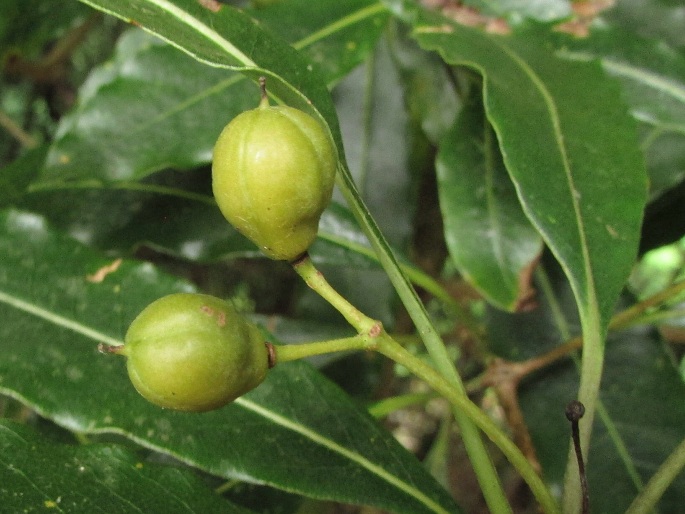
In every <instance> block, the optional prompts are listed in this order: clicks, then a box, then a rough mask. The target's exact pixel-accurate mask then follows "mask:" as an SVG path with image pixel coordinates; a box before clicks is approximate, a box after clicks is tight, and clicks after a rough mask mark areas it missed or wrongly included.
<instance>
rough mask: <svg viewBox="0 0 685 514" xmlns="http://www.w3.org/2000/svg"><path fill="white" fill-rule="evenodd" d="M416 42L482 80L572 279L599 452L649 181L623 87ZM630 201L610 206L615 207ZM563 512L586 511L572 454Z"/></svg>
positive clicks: (491, 52) (547, 62) (481, 40)
mask: <svg viewBox="0 0 685 514" xmlns="http://www.w3.org/2000/svg"><path fill="white" fill-rule="evenodd" d="M415 37H416V38H417V40H418V41H419V44H421V45H422V46H424V47H425V48H427V49H433V50H437V51H438V52H439V53H440V54H441V55H442V56H443V58H444V59H445V60H446V61H447V62H448V63H450V64H462V65H466V66H468V67H471V68H474V69H475V70H477V71H478V73H480V74H481V75H482V76H483V97H484V103H485V108H486V113H487V116H488V119H489V121H490V123H491V124H492V125H493V127H494V129H495V132H496V133H497V137H498V139H499V143H500V148H501V151H502V155H503V156H504V163H505V165H506V167H507V170H508V171H509V174H510V176H511V178H512V181H513V182H514V185H515V186H516V190H517V192H518V196H519V200H520V202H521V205H522V206H523V210H524V212H525V213H526V215H527V216H528V218H529V219H530V221H531V222H532V223H533V225H535V227H536V228H537V229H538V231H539V232H540V234H541V235H542V238H543V239H544V241H545V242H546V243H547V245H548V246H549V248H550V249H551V250H552V252H553V253H554V255H555V257H556V258H557V260H558V261H559V262H560V264H561V266H562V268H563V270H564V272H565V273H566V275H567V277H568V279H569V281H570V284H571V288H572V290H573V293H574V295H575V299H576V303H577V306H578V310H579V313H580V319H581V325H582V329H583V360H582V371H581V381H580V387H579V391H578V395H577V398H578V400H580V401H581V402H582V403H584V404H585V409H586V411H585V412H586V414H585V416H586V423H584V424H583V425H581V426H580V441H581V445H582V446H583V448H588V447H589V442H590V438H591V432H592V422H593V419H594V414H595V406H596V401H597V397H598V394H599V386H600V382H601V376H602V365H603V352H604V338H605V335H606V330H607V326H608V323H609V319H610V318H611V314H612V311H613V309H614V306H615V303H616V300H617V298H618V295H619V293H620V291H621V289H622V288H623V285H624V283H625V281H626V279H627V277H628V274H629V273H630V269H631V267H632V265H633V262H634V260H635V256H636V254H637V248H638V242H639V238H640V227H641V223H642V216H643V210H644V207H645V204H646V200H647V177H646V171H645V168H644V163H643V156H642V153H641V152H640V150H639V147H638V144H637V134H636V130H635V126H634V122H633V119H632V118H631V117H630V115H629V114H628V111H627V108H626V107H625V105H624V104H623V103H622V101H621V90H620V88H619V86H618V84H617V83H616V82H615V81H613V80H610V79H609V78H608V77H607V76H606V75H605V73H604V72H603V71H602V69H601V66H600V65H599V63H597V62H587V63H586V62H569V61H564V60H562V59H559V58H557V57H555V56H554V55H553V54H552V52H551V51H550V50H549V49H548V48H545V47H542V46H540V45H538V44H535V43H534V42H533V41H529V40H528V39H527V38H524V37H520V38H519V37H513V36H506V37H505V36H497V35H494V34H488V33H484V32H481V31H478V30H474V29H470V28H467V27H462V26H459V25H456V24H452V23H449V22H448V21H447V20H444V19H432V20H429V19H427V20H425V21H424V22H423V23H421V24H419V26H417V28H416V31H415ZM610 198H613V199H620V200H619V201H608V199H610ZM568 457H569V458H568V465H567V475H566V477H567V482H566V486H565V487H564V495H565V496H564V509H565V510H568V511H575V510H578V509H579V508H580V506H579V504H578V502H579V501H580V500H579V498H580V495H579V490H580V484H579V480H578V473H577V469H576V467H575V466H576V465H575V463H574V454H573V452H572V450H569V455H568Z"/></svg>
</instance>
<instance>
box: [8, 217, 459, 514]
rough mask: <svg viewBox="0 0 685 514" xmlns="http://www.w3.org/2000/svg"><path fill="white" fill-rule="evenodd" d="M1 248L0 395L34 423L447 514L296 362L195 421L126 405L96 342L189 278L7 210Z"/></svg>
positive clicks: (115, 364) (212, 467) (433, 488)
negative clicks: (108, 252) (37, 419)
mask: <svg viewBox="0 0 685 514" xmlns="http://www.w3.org/2000/svg"><path fill="white" fill-rule="evenodd" d="M0 252H1V253H2V254H3V255H4V256H5V257H4V258H3V260H2V263H1V264H0V311H1V314H2V317H3V319H4V320H6V323H4V324H3V325H2V327H1V328H0V341H2V343H1V346H0V391H2V392H3V393H5V394H7V395H10V396H12V397H14V398H16V399H18V400H20V401H22V402H23V403H25V404H26V405H29V406H30V407H32V408H33V409H35V410H36V411H37V412H39V413H40V414H41V415H43V416H45V417H48V418H50V419H52V420H54V421H55V422H56V423H58V424H60V425H61V426H63V427H65V428H67V429H69V430H72V431H76V432H85V433H117V434H121V435H124V436H126V437H128V438H130V439H132V440H134V441H136V442H138V443H139V444H141V445H143V446H145V447H148V448H151V449H154V450H156V451H159V452H161V453H165V454H168V455H171V456H174V457H176V458H178V459H179V460H181V461H183V462H185V463H187V464H190V465H192V466H194V467H198V468H200V469H202V470H205V471H207V472H209V473H211V474H214V475H217V476H222V477H226V478H232V477H233V478H240V479H242V480H247V481H254V482H258V483H266V484H270V485H273V486H276V487H278V488H282V489H285V490H289V491H295V492H299V493H301V494H304V495H309V496H312V497H316V498H329V499H336V500H338V501H343V502H350V503H363V504H370V505H377V506H379V507H381V508H384V509H388V510H392V511H396V512H407V513H412V512H433V511H438V512H454V511H455V510H456V506H455V505H454V504H453V503H452V501H451V499H450V498H449V496H448V495H447V493H446V492H445V491H444V490H443V489H442V488H441V487H440V486H439V485H438V484H437V483H436V482H435V481H434V480H433V479H432V478H430V477H429V476H428V474H427V473H426V472H425V471H424V469H423V468H422V466H421V464H420V463H419V462H418V461H417V460H416V459H415V458H414V457H413V456H411V455H410V454H409V453H407V452H406V451H405V450H404V449H403V448H402V447H400V446H399V444H398V443H397V442H396V441H395V440H394V439H393V438H392V436H391V435H390V434H389V433H388V432H387V431H385V430H383V429H382V428H380V427H379V426H378V425H377V424H376V422H375V421H374V420H373V419H372V418H371V417H370V416H369V415H368V414H366V413H365V412H364V411H362V410H360V409H359V408H358V407H357V406H356V405H355V404H354V403H353V402H352V401H351V400H350V399H349V397H347V396H346V395H345V394H344V393H343V392H342V391H340V390H339V389H338V388H337V387H335V386H334V385H333V384H332V383H330V382H329V381H327V380H326V379H325V378H323V377H322V376H321V375H319V374H318V373H317V372H316V371H314V370H313V369H312V368H311V367H310V366H308V365H306V364H297V363H292V364H288V365H282V366H278V367H277V368H275V369H274V370H272V372H271V373H270V374H269V376H268V378H267V380H266V381H265V383H264V384H262V386H260V387H259V388H257V389H256V390H254V391H253V392H251V393H249V394H248V395H246V396H244V397H242V398H240V399H239V400H237V401H236V402H235V403H233V404H232V405H230V406H228V407H226V408H224V409H219V410H217V411H213V412H210V413H206V414H200V415H193V414H184V413H178V412H170V411H165V410H162V409H159V408H158V407H155V406H153V405H151V404H149V403H147V402H146V401H145V400H143V399H142V398H141V397H140V396H138V394H137V393H136V392H135V390H134V389H133V387H132V386H131V384H130V382H129V381H128V377H127V375H126V371H125V362H124V360H123V359H120V358H118V357H116V356H113V355H103V354H99V353H98V351H97V344H98V342H105V343H106V344H120V343H121V339H122V337H123V334H124V333H125V331H126V328H127V326H128V324H129V323H130V321H131V320H132V319H133V318H134V317H135V315H137V313H138V312H140V310H142V308H143V307H144V306H146V305H147V304H148V303H150V302H151V301H153V300H154V299H156V298H158V297H160V296H163V295H164V294H168V293H171V292H174V291H188V290H191V287H190V285H189V284H188V283H186V282H183V281H180V280H178V279H175V278H173V277H170V276H167V275H164V274H162V273H161V272H159V271H158V270H157V269H156V268H154V267H153V266H151V265H150V264H135V263H132V262H123V263H118V264H113V263H112V262H111V259H109V260H108V259H104V258H103V257H101V256H100V255H98V254H97V253H95V252H94V251H93V250H90V249H88V248H87V247H84V246H81V245H79V244H78V243H75V242H74V241H73V240H71V239H69V238H66V237H63V236H59V235H58V234H56V233H54V232H52V231H51V230H50V228H49V227H47V226H46V225H45V223H44V221H43V220H42V219H41V218H39V217H37V216H35V215H32V214H27V213H21V212H17V211H10V212H6V213H3V215H2V217H1V218H0ZM103 269H104V270H109V273H108V272H106V271H105V272H101V274H98V273H97V272H98V270H103ZM36 377H39V378H40V380H36ZM322 470H325V474H326V477H327V480H325V481H321V480H320V477H321V473H322Z"/></svg>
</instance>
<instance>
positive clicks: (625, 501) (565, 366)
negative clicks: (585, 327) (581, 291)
mask: <svg viewBox="0 0 685 514" xmlns="http://www.w3.org/2000/svg"><path fill="white" fill-rule="evenodd" d="M553 280H554V282H555V283H556V286H557V288H558V291H557V295H558V297H559V298H560V300H559V302H560V305H558V306H554V305H552V304H551V302H550V299H549V298H547V297H545V296H542V297H541V299H540V304H541V305H540V308H539V309H537V310H536V311H535V312H532V313H526V314H506V313H503V312H501V311H500V312H496V311H492V312H491V313H490V316H489V318H490V319H489V328H490V331H489V334H490V341H491V343H492V345H493V346H492V347H493V350H494V351H495V352H496V353H497V355H499V356H501V357H503V358H507V359H512V360H516V361H522V360H524V359H525V358H533V357H536V356H540V355H543V354H544V353H545V352H547V351H552V350H554V349H555V347H556V346H557V345H556V341H557V340H558V339H565V338H567V337H568V333H567V328H566V327H561V328H560V327H559V321H560V318H559V313H560V312H561V313H563V316H565V318H566V321H565V323H568V324H569V325H570V326H574V325H575V324H576V323H577V321H576V320H575V319H574V317H575V306H574V305H573V300H572V298H571V293H570V291H568V286H567V284H565V282H563V278H562V277H561V276H560V273H559V276H557V277H556V278H554V279H553ZM562 283H563V284H564V285H560V284H562ZM552 302H554V300H552ZM577 387H578V369H577V366H575V365H574V363H573V362H572V361H571V360H570V359H568V360H562V361H559V362H556V363H554V364H552V365H551V366H550V367H548V368H546V369H545V370H540V371H538V372H537V373H535V374H534V375H532V376H529V377H526V379H525V381H524V382H522V384H521V386H520V387H519V393H520V404H521V408H522V410H523V413H524V415H525V420H526V423H527V425H528V428H529V430H530V433H531V436H532V439H533V442H534V444H535V448H536V451H537V456H538V459H539V460H540V463H541V464H542V469H543V474H544V476H545V479H546V481H547V482H548V483H549V484H550V486H551V487H553V488H561V487H562V481H563V475H564V468H565V465H566V464H565V461H566V453H565V451H564V449H565V448H564V447H565V445H566V441H567V440H568V437H569V435H570V424H569V423H568V421H567V420H566V418H565V416H564V408H565V406H566V403H567V402H568V401H570V400H571V399H573V398H574V397H575V394H576V390H577ZM584 421H585V419H581V420H580V423H581V424H582V423H583V422H584ZM684 427H685V384H684V383H683V381H682V379H681V378H680V376H679V375H678V370H677V368H676V366H675V365H674V362H673V359H672V356H671V355H670V352H669V350H668V348H666V347H665V346H664V345H663V342H662V341H661V340H660V339H659V337H657V334H656V333H655V332H654V331H653V330H650V329H648V328H646V327H637V328H635V329H630V330H626V331H622V332H617V333H613V334H610V335H609V338H608V342H607V347H606V359H605V372H604V376H603V379H602V388H601V392H600V407H599V410H598V415H597V417H596V419H595V429H594V435H593V439H592V445H591V448H590V453H589V460H588V463H587V471H588V480H589V487H590V504H591V506H592V509H593V512H594V511H597V512H606V513H607V514H614V513H616V514H619V513H623V512H625V510H626V509H627V507H628V506H629V505H630V503H631V501H632V499H633V498H634V497H635V495H636V494H637V493H638V491H639V490H640V489H641V487H642V486H643V485H644V484H646V483H647V481H648V480H649V478H650V477H651V476H652V474H653V473H654V472H655V471H656V469H657V468H658V467H659V466H660V465H661V463H662V462H663V461H664V460H665V459H666V457H668V455H669V454H670V452H671V451H673V449H674V448H675V447H676V446H677V445H678V444H679V443H680V442H681V440H682V439H683V438H684V437H685V428H684ZM683 502H685V475H683V474H681V475H680V477H679V478H678V479H676V481H675V482H673V484H671V486H670V487H669V489H668V491H667V492H666V494H665V495H664V497H663V498H662V500H661V502H660V503H659V504H658V510H659V511H660V512H664V513H665V512H678V511H679V510H680V506H681V505H683Z"/></svg>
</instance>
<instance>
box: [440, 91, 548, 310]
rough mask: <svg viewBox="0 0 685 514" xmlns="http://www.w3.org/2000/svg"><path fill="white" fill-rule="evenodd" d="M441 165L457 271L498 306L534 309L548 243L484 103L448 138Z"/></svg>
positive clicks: (466, 112) (472, 106)
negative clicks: (522, 198) (523, 200)
mask: <svg viewBox="0 0 685 514" xmlns="http://www.w3.org/2000/svg"><path fill="white" fill-rule="evenodd" d="M436 166H437V169H436V171H437V175H438V188H439V189H438V191H439V194H440V208H441V210H442V213H443V220H444V224H445V240H446V242H447V247H448V248H449V251H450V255H451V257H452V259H453V261H454V263H455V265H456V267H457V268H458V269H459V271H460V272H461V273H462V274H463V275H464V276H465V277H467V278H468V280H469V281H470V282H471V283H472V284H473V285H474V286H475V287H476V288H477V289H478V290H479V291H480V292H481V293H482V294H484V296H485V297H486V298H487V299H488V300H489V301H491V302H492V303H493V304H494V305H496V306H498V307H500V308H503V309H505V310H511V311H516V310H523V309H526V308H528V307H529V306H530V305H529V302H530V301H531V299H532V297H533V296H534V295H535V292H534V289H533V286H532V284H531V280H532V270H533V269H534V267H535V265H536V261H537V257H538V255H539V253H540V251H541V250H542V241H541V239H540V236H539V235H538V233H537V232H536V231H535V229H534V228H533V227H532V226H531V225H530V222H529V221H528V219H527V218H526V217H525V215H524V214H523V211H522V210H521V206H520V204H519V202H518V198H517V197H516V191H515V189H514V186H513V184H512V183H511V180H510V179H509V176H508V175H507V171H506V169H505V168H504V164H503V163H502V157H501V155H500V153H499V147H498V146H497V141H496V139H495V135H494V133H493V131H492V128H491V127H490V126H489V125H488V124H487V123H486V122H485V120H484V113H483V108H482V104H481V103H480V102H479V101H478V100H476V99H474V100H472V101H471V102H470V103H468V104H467V105H466V106H465V107H464V108H463V109H462V111H461V112H460V114H459V116H458V118H457V120H456V122H455V124H454V126H453V127H452V129H451V130H450V131H449V132H447V133H446V134H445V136H444V137H443V138H442V140H441V144H440V151H439V153H438V157H437V164H436Z"/></svg>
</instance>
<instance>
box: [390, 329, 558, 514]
mask: <svg viewBox="0 0 685 514" xmlns="http://www.w3.org/2000/svg"><path fill="white" fill-rule="evenodd" d="M377 351H378V352H379V353H381V354H383V355H385V356H386V357H388V358H390V359H392V360H393V361H395V362H397V363H399V364H401V365H402V366H404V367H406V368H407V369H408V370H409V371H411V372H412V373H413V374H414V375H416V376H417V377H419V378H421V379H422V380H423V381H425V382H426V383H427V384H428V385H429V386H431V388H433V389H434V390H435V391H436V392H438V393H439V394H440V395H442V396H443V397H445V398H446V399H447V400H449V402H450V403H451V404H452V405H453V406H454V407H456V408H457V409H458V410H459V411H460V412H462V413H463V414H464V415H465V416H467V417H468V418H469V419H470V421H472V422H473V423H474V424H475V425H476V426H477V427H478V428H480V429H481V430H482V431H483V432H484V433H485V435H487V436H488V437H489V438H490V440H491V441H492V442H493V443H494V444H495V445H496V446H497V447H498V448H499V449H500V450H501V451H502V453H503V454H504V455H505V456H506V457H507V459H508V460H509V462H511V464H512V465H513V466H514V467H515V468H516V469H517V470H518V471H519V473H520V474H521V476H522V477H523V479H524V480H525V481H526V483H527V484H528V486H529V487H530V489H531V491H532V492H533V495H534V496H535V498H536V499H537V501H538V502H539V503H540V505H541V507H542V509H543V510H544V512H548V513H556V512H558V506H557V503H556V501H555V500H554V498H553V497H552V495H551V494H550V492H549V489H548V488H547V486H546V485H545V484H544V482H543V481H542V479H541V478H540V476H539V475H538V474H537V472H536V471H535V470H534V469H533V467H532V466H531V465H530V463H529V462H528V460H527V459H526V457H525V456H524V455H523V453H521V450H519V449H518V447H517V446H516V445H515V444H514V443H513V442H512V441H511V440H510V439H509V438H508V437H507V436H506V435H504V434H503V433H502V431H501V430H500V429H499V428H498V427H497V426H496V425H495V424H494V422H493V421H492V420H491V419H490V418H489V417H488V416H487V415H486V414H485V413H484V412H483V411H482V410H481V409H480V408H478V406H477V405H476V404H475V403H473V402H472V401H471V400H469V399H468V398H466V397H464V396H463V395H461V394H460V393H459V392H458V391H457V390H456V389H455V388H454V387H453V386H452V384H450V383H449V382H448V381H447V380H446V379H445V377H443V376H442V375H440V374H439V373H438V372H437V371H436V370H435V369H433V368H432V367H430V366H429V365H428V364H426V363H425V362H424V361H422V360H421V359H420V358H418V357H416V356H415V355H413V354H411V353H410V352H409V351H407V350H406V349H404V348H403V347H402V346H400V345H399V344H398V343H397V342H396V341H395V340H394V339H392V338H391V337H390V336H389V335H387V333H385V332H383V333H382V334H381V335H380V336H379V337H378V347H377Z"/></svg>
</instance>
